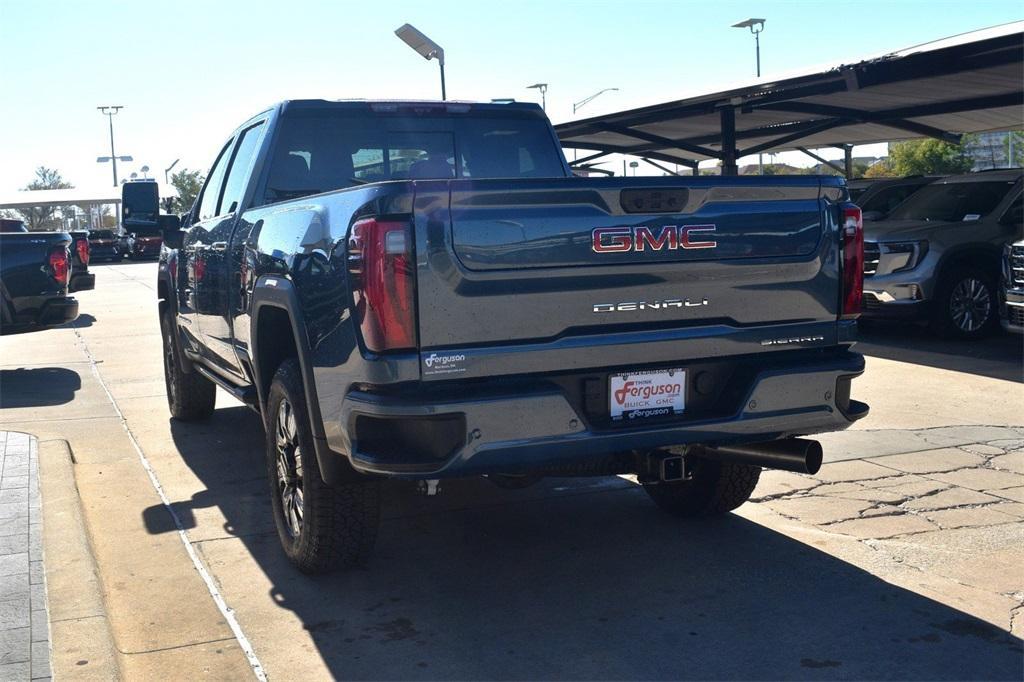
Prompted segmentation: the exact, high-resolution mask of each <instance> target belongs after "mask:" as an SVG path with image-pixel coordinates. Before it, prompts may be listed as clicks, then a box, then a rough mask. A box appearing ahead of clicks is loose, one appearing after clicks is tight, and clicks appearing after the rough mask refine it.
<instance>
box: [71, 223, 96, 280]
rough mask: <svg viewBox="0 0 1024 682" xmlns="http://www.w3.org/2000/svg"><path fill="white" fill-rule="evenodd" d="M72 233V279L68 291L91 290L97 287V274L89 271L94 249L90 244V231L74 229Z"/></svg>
mask: <svg viewBox="0 0 1024 682" xmlns="http://www.w3.org/2000/svg"><path fill="white" fill-rule="evenodd" d="M68 234H70V235H71V249H70V251H71V280H70V281H69V283H68V291H70V292H71V293H74V292H76V291H89V290H91V289H94V288H96V275H94V274H93V273H91V272H89V260H90V259H91V258H92V250H91V247H90V245H89V232H88V231H87V230H72V231H70V232H68Z"/></svg>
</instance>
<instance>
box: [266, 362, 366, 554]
mask: <svg viewBox="0 0 1024 682" xmlns="http://www.w3.org/2000/svg"><path fill="white" fill-rule="evenodd" d="M283 402H286V403H287V405H288V409H286V410H285V411H284V412H282V403H283ZM288 411H290V413H291V416H292V419H291V421H292V422H293V425H292V426H285V427H284V428H283V431H282V426H283V425H287V423H288V420H287V419H285V418H284V417H283V414H285V413H286V412H288ZM292 429H293V431H292ZM266 432H267V445H266V450H267V477H268V479H269V483H270V494H271V502H272V504H273V508H274V525H275V526H276V527H277V535H278V538H279V539H280V541H281V547H282V548H283V549H284V552H285V554H286V555H287V556H288V560H289V561H291V563H292V564H293V565H294V566H295V567H296V568H298V569H299V570H300V571H302V572H303V573H309V574H318V573H328V572H330V571H333V570H336V569H338V568H344V567H349V566H357V565H361V564H364V563H365V562H366V560H367V559H368V558H369V556H370V553H371V552H372V551H373V546H374V543H375V542H376V540H377V529H378V527H379V525H380V481H379V480H376V479H372V478H365V479H359V480H354V481H347V482H344V483H340V484H337V485H335V486H329V485H327V484H326V483H324V481H323V478H321V476H320V467H319V465H318V464H317V459H316V451H315V450H314V445H313V433H312V429H311V428H310V423H309V411H308V409H307V406H306V397H305V392H304V391H303V385H302V375H301V373H300V371H299V364H298V362H297V361H296V360H295V359H289V360H285V361H284V362H283V363H282V364H281V366H280V367H279V368H278V370H277V372H276V373H275V374H274V379H273V382H272V383H271V385H270V391H269V393H268V396H267V413H266ZM282 434H283V436H284V438H285V440H286V441H287V440H289V439H291V438H292V437H293V436H294V441H293V444H292V445H291V446H290V447H291V450H290V452H291V453H292V454H291V460H290V461H288V457H289V455H288V449H287V448H286V449H285V450H279V442H281V441H280V440H279V436H281V435H282ZM282 453H283V454H284V459H283V460H281V461H282V462H284V464H282V466H284V469H285V470H286V471H287V473H288V474H289V475H290V477H291V481H290V482H289V481H287V480H283V479H282V478H281V477H279V458H280V457H281V456H282ZM296 453H297V454H298V456H297V457H296V456H295V454H296ZM285 478H288V476H287V475H286V476H285ZM298 484H301V485H298ZM288 485H292V486H293V487H299V493H300V495H299V497H298V507H299V508H300V509H301V519H300V521H299V525H298V530H297V532H296V531H293V530H292V529H290V527H289V523H290V522H289V519H288V518H286V514H285V500H284V497H283V491H284V490H285V488H286V487H287V486H288ZM290 499H291V500H292V501H293V502H294V500H295V498H294V497H292V498H290Z"/></svg>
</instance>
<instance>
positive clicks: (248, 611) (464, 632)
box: [144, 407, 1022, 680]
mask: <svg viewBox="0 0 1024 682" xmlns="http://www.w3.org/2000/svg"><path fill="white" fill-rule="evenodd" d="M171 431H172V434H173V438H174V442H175V444H176V445H177V447H178V450H179V451H180V453H181V456H182V457H183V458H184V460H185V462H186V464H187V465H188V466H189V467H190V468H191V469H192V471H193V472H194V473H195V474H196V475H197V476H198V477H199V479H200V480H201V481H202V483H203V484H204V485H205V487H206V490H205V491H204V492H202V493H201V494H199V495H197V496H196V497H195V498H193V499H192V500H190V501H187V502H184V503H176V504H175V509H176V510H177V512H178V514H179V516H180V517H181V518H182V519H183V520H184V522H185V524H186V525H192V524H194V523H195V516H194V514H193V511H194V510H195V509H198V508H200V507H209V506H216V507H219V508H220V511H221V512H222V513H223V515H224V517H225V518H226V519H227V523H226V524H225V529H224V530H225V531H226V532H227V533H229V534H230V535H234V536H236V537H237V538H238V539H239V540H240V541H241V542H242V543H243V545H244V549H245V551H247V552H248V553H249V554H250V555H251V556H252V559H253V560H254V561H255V562H256V563H257V564H258V566H259V568H260V570H262V571H263V573H265V575H266V579H267V581H268V583H269V584H270V585H271V586H272V587H271V590H270V594H269V595H268V596H269V598H270V599H271V600H273V604H276V606H271V605H270V602H269V600H266V599H262V598H261V597H259V596H256V595H252V594H248V592H249V590H251V589H256V588H255V587H252V583H251V582H248V583H247V582H242V579H239V578H235V579H233V578H232V576H230V575H227V574H223V575H218V580H219V582H220V583H221V585H222V589H223V591H224V593H225V597H226V599H227V600H228V602H229V603H231V604H233V605H236V608H237V609H238V610H237V613H238V617H239V619H240V622H241V625H242V627H243V629H247V630H248V631H249V635H250V639H252V640H253V642H254V646H255V647H256V653H257V655H258V656H261V657H262V658H263V662H264V664H267V661H270V660H273V661H275V662H279V661H282V660H294V657H295V656H297V655H301V654H297V653H295V652H296V651H301V650H302V649H303V648H304V647H306V646H308V644H307V642H308V643H311V644H312V645H314V646H315V647H316V651H317V654H318V655H319V656H320V657H321V658H322V660H323V662H324V664H325V665H326V667H327V669H328V671H329V673H330V675H331V676H332V677H334V678H349V679H527V678H536V679H551V678H563V679H566V678H567V679H682V678H687V679H751V678H774V679H784V678H797V679H822V678H847V679H915V680H925V679H928V680H932V679H1014V680H1017V679H1019V676H1020V664H1021V652H1022V649H1021V643H1020V640H1018V639H1016V638H1014V637H1011V636H1010V635H1009V634H1008V633H1006V632H1005V631H1003V630H1001V629H999V628H997V627H994V626H992V625H990V624H988V623H986V622H984V621H981V620H979V619H976V618H974V617H972V616H970V615H967V614H965V613H963V612H961V611H958V610H956V609H954V608H951V607H949V606H945V605H943V604H940V603H938V602H936V601H933V600H931V599H928V598H926V597H924V596H921V595H919V594H915V593H914V592H911V591H908V590H905V589H901V588H899V587H896V586H894V585H891V584H888V583H886V582H885V581H883V580H881V579H880V578H878V577H875V576H873V575H872V574H870V573H868V572H866V571H864V570H861V569H859V568H857V567H855V566H853V565H850V564H848V563H845V562H843V561H841V560H839V559H836V558H835V557H833V556H830V555H828V554H826V553H824V552H822V551H819V550H817V549H815V548H814V547H812V546H809V545H805V544H803V543H800V542H797V541H795V540H792V539H790V538H788V537H786V536H784V535H782V534H780V533H777V532H775V531H773V530H771V529H768V528H765V527H763V526H760V525H758V524H755V523H752V522H750V521H747V520H744V519H743V518H740V517H739V516H735V515H730V516H727V517H724V518H720V519H712V520H704V521H695V522H686V521H680V520H677V519H673V518H669V517H667V516H665V515H664V514H661V513H660V512H658V511H657V510H656V509H655V508H654V507H653V505H652V504H651V503H650V502H649V501H648V500H647V497H646V495H645V494H644V493H643V492H642V491H641V490H639V489H637V488H636V487H635V486H634V485H633V484H632V483H630V482H628V481H624V480H621V479H618V478H609V479H577V480H567V479H557V480H547V481H544V482H542V483H541V484H539V485H537V486H535V487H533V488H531V489H528V490H524V491H504V490H500V489H497V488H495V487H494V486H493V485H491V484H490V483H488V482H486V481H485V480H482V479H474V480H461V481H452V482H448V483H443V484H442V485H443V487H444V490H443V492H442V494H441V495H439V496H438V497H436V498H423V497H419V496H416V495H415V494H414V493H413V492H412V487H411V486H410V485H408V484H402V483H395V484H390V485H389V486H388V488H387V490H388V493H387V494H386V504H385V510H384V517H385V520H384V522H383V525H382V528H381V533H380V538H379V541H378V544H377V551H376V554H375V555H374V557H373V558H372V559H371V561H370V562H369V564H368V565H367V566H366V567H364V568H361V569H356V570H351V571H347V572H342V573H338V574H335V575H331V576H324V577H318V578H310V577H307V576H303V575H301V574H299V573H298V572H296V571H295V570H294V569H292V568H291V567H290V565H289V564H288V563H287V561H286V560H285V559H284V556H283V554H282V552H281V550H280V549H279V547H278V540H277V537H276V535H275V534H274V532H273V526H272V521H271V516H270V513H271V512H270V504H269V500H268V493H267V492H266V490H267V484H266V481H265V478H264V476H263V475H262V472H263V470H264V465H263V456H262V448H263V435H262V428H261V425H260V423H259V419H258V417H257V416H256V415H255V414H253V413H252V412H251V411H249V410H248V409H246V408H243V407H237V408H228V409H221V410H218V411H217V412H216V414H215V415H214V416H213V418H212V419H211V420H210V421H209V422H208V423H206V424H181V423H178V422H174V421H172V422H171ZM225 434H227V435H225ZM239 472H246V473H245V474H240V473H239ZM144 516H145V519H146V522H147V526H148V527H149V529H150V531H151V532H154V533H157V532H169V531H173V530H174V526H173V524H172V523H170V520H169V515H168V514H167V513H166V511H165V510H164V509H163V508H162V507H159V506H158V507H153V508H151V509H149V510H146V512H145V514H144ZM206 530H207V531H209V529H206ZM222 543H223V541H218V542H216V543H213V544H215V545H217V546H218V547H223V546H224V545H223V544H222ZM201 551H203V552H204V553H205V552H206V550H205V549H202V550H201ZM228 570H230V569H228ZM214 571H215V573H218V572H219V571H218V569H216V568H215V569H214ZM260 589H263V588H260ZM243 603H244V606H239V605H241V604H243ZM278 609H280V611H278ZM275 614H280V616H277V615H275ZM289 614H292V615H289ZM278 617H279V619H280V620H278V621H276V622H275V619H276V618H278ZM293 617H294V618H298V619H299V621H300V622H301V627H302V629H301V630H299V629H298V628H296V627H295V625H294V620H293ZM270 649H273V650H274V651H273V653H271V651H270ZM289 651H290V653H288V652H289ZM296 672H297V671H296V670H292V674H296ZM269 673H270V674H271V675H274V674H275V673H276V674H277V675H283V676H287V675H288V674H289V673H288V671H286V670H280V669H274V667H273V664H271V666H270V670H269Z"/></svg>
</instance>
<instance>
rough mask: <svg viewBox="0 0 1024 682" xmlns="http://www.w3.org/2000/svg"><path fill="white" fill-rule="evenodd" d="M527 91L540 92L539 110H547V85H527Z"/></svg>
mask: <svg viewBox="0 0 1024 682" xmlns="http://www.w3.org/2000/svg"><path fill="white" fill-rule="evenodd" d="M526 89H527V90H540V108H541V109H543V110H544V111H547V110H548V97H547V95H548V84H547V83H534V84H533V85H527V86H526Z"/></svg>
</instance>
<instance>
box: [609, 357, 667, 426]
mask: <svg viewBox="0 0 1024 682" xmlns="http://www.w3.org/2000/svg"><path fill="white" fill-rule="evenodd" d="M608 388H609V393H610V395H609V397H608V398H609V402H608V404H609V411H610V413H611V417H612V419H622V418H627V419H636V418H638V417H664V416H668V415H673V414H682V413H683V410H684V409H685V407H686V371H685V370H682V369H658V370H650V371H646V372H623V373H620V374H613V375H611V377H610V378H609V381H608Z"/></svg>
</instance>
